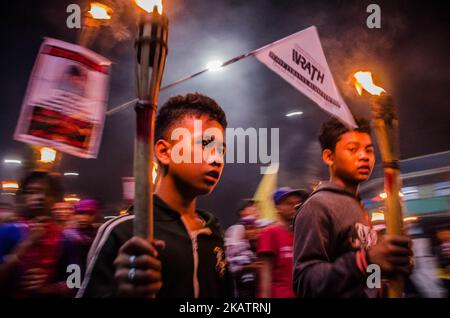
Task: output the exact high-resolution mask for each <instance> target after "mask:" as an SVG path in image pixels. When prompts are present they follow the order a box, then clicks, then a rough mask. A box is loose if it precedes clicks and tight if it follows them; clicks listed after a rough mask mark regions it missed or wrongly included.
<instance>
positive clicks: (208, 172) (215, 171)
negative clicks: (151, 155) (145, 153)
mask: <svg viewBox="0 0 450 318" xmlns="http://www.w3.org/2000/svg"><path fill="white" fill-rule="evenodd" d="M195 121H197V123H199V121H201V129H200V130H199V129H195V128H196V127H195ZM176 128H182V129H185V131H186V132H187V133H186V134H183V136H182V138H187V140H184V141H183V142H182V144H180V140H170V141H169V140H161V141H158V142H157V143H156V147H155V153H156V156H157V158H158V161H159V162H160V163H161V164H162V165H163V166H164V167H165V169H163V170H165V171H163V173H164V174H170V175H171V177H172V179H173V180H175V181H176V182H177V184H178V185H179V186H180V187H183V188H185V189H189V191H192V192H193V194H195V195H202V194H207V193H209V192H211V191H212V190H213V189H214V187H215V186H216V184H217V183H218V182H219V180H220V177H221V175H222V170H223V166H224V155H225V142H224V135H225V131H224V128H223V127H222V126H221V125H220V124H219V123H218V122H217V121H216V120H212V119H210V118H209V117H207V116H200V117H194V116H186V117H185V118H183V119H182V120H181V121H180V122H179V123H177V124H176V125H174V127H173V128H172V129H171V130H172V131H173V129H176ZM197 128H198V127H197ZM211 130H214V131H217V132H220V133H217V134H213V135H211V134H209V133H208V131H211ZM171 133H172V132H171V131H169V134H168V135H169V136H170V135H171ZM180 145H182V147H178V146H180ZM198 154H200V155H201V158H200V160H198V161H197V160H195V156H196V155H197V156H198ZM177 156H178V157H185V156H187V157H188V158H190V160H179V161H181V162H179V161H178V162H177V160H174V158H175V157H177Z"/></svg>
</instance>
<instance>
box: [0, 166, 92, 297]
mask: <svg viewBox="0 0 450 318" xmlns="http://www.w3.org/2000/svg"><path fill="white" fill-rule="evenodd" d="M99 212H100V209H99V206H98V203H97V201H96V200H94V199H83V200H81V201H80V202H78V203H77V204H75V205H73V204H72V203H68V202H65V201H64V200H63V191H62V187H61V184H60V182H59V180H58V179H57V178H56V177H54V176H51V175H50V174H48V173H47V172H42V171H33V172H31V173H29V174H28V175H27V176H26V177H25V179H24V180H23V181H22V183H21V187H20V191H19V193H18V202H17V207H13V206H10V205H3V207H2V209H1V212H0V214H1V223H0V295H1V296H4V297H6V296H9V297H18V298H22V297H71V296H72V297H73V296H74V295H75V292H76V290H74V289H72V288H69V287H68V285H67V268H68V266H69V265H71V264H74V265H77V266H79V273H80V275H81V277H80V279H81V278H82V275H83V273H84V270H85V267H86V258H87V254H88V251H89V248H90V246H91V244H92V241H93V239H94V237H95V234H96V230H97V229H96V223H97V222H98V219H99V218H101V215H100V214H99Z"/></svg>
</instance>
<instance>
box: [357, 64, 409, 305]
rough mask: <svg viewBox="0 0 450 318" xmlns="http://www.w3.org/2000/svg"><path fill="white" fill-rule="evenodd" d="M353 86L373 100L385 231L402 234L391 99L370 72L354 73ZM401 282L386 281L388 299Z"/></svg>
mask: <svg viewBox="0 0 450 318" xmlns="http://www.w3.org/2000/svg"><path fill="white" fill-rule="evenodd" d="M354 77H355V79H356V83H355V87H356V90H357V91H358V94H359V95H361V94H362V92H363V89H364V90H366V91H367V92H369V93H370V94H371V95H372V96H373V97H372V107H371V108H372V125H373V127H374V128H375V133H376V136H377V141H378V145H379V146H380V152H381V158H382V160H383V172H384V188H385V193H383V194H384V198H385V202H386V203H385V204H386V212H385V218H386V230H387V234H389V235H402V234H403V213H402V205H401V197H400V195H399V193H400V190H401V180H400V164H399V162H400V160H399V141H398V119H397V114H396V111H395V108H394V103H393V100H392V97H391V96H390V95H388V94H386V92H385V90H384V89H382V88H381V87H378V86H376V85H375V84H374V83H373V80H372V74H371V73H370V72H357V73H355V74H354ZM403 289H404V280H403V278H402V277H396V278H394V279H392V280H391V281H390V282H389V289H388V296H389V297H390V298H399V297H401V296H402V294H403Z"/></svg>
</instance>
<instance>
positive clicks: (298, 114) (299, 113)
mask: <svg viewBox="0 0 450 318" xmlns="http://www.w3.org/2000/svg"><path fill="white" fill-rule="evenodd" d="M300 115H303V112H301V111H295V112H290V113H287V114H286V115H285V116H286V117H292V116H300Z"/></svg>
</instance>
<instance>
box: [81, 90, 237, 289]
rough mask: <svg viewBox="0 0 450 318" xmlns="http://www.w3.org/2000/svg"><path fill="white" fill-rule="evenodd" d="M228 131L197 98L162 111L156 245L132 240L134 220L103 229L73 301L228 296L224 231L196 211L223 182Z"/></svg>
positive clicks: (178, 100) (221, 116)
mask: <svg viewBox="0 0 450 318" xmlns="http://www.w3.org/2000/svg"><path fill="white" fill-rule="evenodd" d="M226 126H227V121H226V116H225V113H224V112H223V110H222V108H220V106H219V105H217V104H216V102H215V101H214V100H212V99H211V98H209V97H206V96H203V95H200V94H197V93H196V94H187V95H186V96H176V97H173V98H171V99H169V101H168V102H167V103H166V104H164V105H163V106H162V107H161V109H160V111H159V114H158V116H157V119H156V128H155V135H156V136H155V156H156V158H157V160H158V162H159V165H160V169H161V170H162V175H161V178H160V180H159V181H158V182H157V185H156V189H155V196H154V211H155V238H156V239H157V241H155V242H147V241H146V240H144V239H141V238H139V237H133V218H134V216H133V215H125V216H121V217H118V218H116V219H114V220H111V221H109V222H107V223H105V224H104V225H103V226H102V227H101V228H100V229H99V232H98V235H97V237H96V239H95V241H94V243H93V245H92V248H91V250H90V252H89V256H88V268H87V272H86V277H85V279H84V281H83V284H82V286H81V289H80V291H79V293H78V297H117V296H123V297H154V296H156V297H177V298H181V297H183V298H184V297H190V298H193V297H226V296H228V295H229V293H230V289H229V287H228V273H227V269H226V261H225V253H224V249H223V235H222V230H221V228H220V225H219V223H218V220H217V219H216V218H215V217H214V216H213V215H212V214H210V213H208V212H204V211H200V210H197V209H196V200H197V197H198V196H199V195H204V194H207V193H210V192H211V191H212V190H213V189H214V187H215V186H216V184H217V182H218V181H219V179H220V176H221V174H222V169H223V164H224V157H223V156H224V150H225V149H224V148H225V143H224V139H223V136H224V130H225V128H226ZM180 136H181V138H180ZM180 142H181V143H180ZM180 146H181V147H180ZM198 154H200V157H199V156H198ZM162 245H164V246H162Z"/></svg>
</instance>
